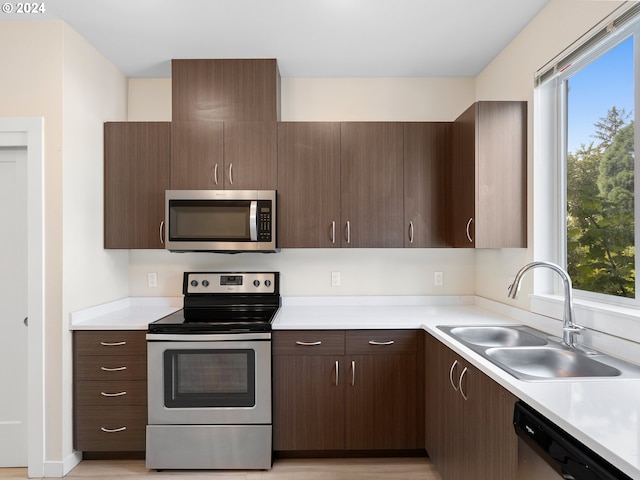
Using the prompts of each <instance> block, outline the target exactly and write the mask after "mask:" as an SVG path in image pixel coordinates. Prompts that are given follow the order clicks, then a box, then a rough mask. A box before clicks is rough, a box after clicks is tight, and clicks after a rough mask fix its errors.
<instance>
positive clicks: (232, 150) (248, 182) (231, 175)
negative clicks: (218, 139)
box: [222, 122, 278, 190]
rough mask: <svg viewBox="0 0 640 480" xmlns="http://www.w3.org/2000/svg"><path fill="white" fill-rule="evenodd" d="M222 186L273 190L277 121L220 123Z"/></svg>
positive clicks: (275, 173) (239, 188)
mask: <svg viewBox="0 0 640 480" xmlns="http://www.w3.org/2000/svg"><path fill="white" fill-rule="evenodd" d="M222 178H223V180H224V188H225V189H227V190H229V189H233V190H275V189H276V187H277V186H278V124H277V122H225V123H224V172H223V175H222Z"/></svg>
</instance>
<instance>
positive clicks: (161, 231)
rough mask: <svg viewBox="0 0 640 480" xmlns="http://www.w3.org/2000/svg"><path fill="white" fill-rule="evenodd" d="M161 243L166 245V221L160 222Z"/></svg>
mask: <svg viewBox="0 0 640 480" xmlns="http://www.w3.org/2000/svg"><path fill="white" fill-rule="evenodd" d="M160 243H161V244H162V245H164V220H163V221H161V222H160Z"/></svg>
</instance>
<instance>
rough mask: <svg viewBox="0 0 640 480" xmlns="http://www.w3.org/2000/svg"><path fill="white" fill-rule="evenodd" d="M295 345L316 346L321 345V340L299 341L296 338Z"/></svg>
mask: <svg viewBox="0 0 640 480" xmlns="http://www.w3.org/2000/svg"><path fill="white" fill-rule="evenodd" d="M296 345H302V346H303V347H316V346H318V345H322V342H301V341H300V340H297V341H296Z"/></svg>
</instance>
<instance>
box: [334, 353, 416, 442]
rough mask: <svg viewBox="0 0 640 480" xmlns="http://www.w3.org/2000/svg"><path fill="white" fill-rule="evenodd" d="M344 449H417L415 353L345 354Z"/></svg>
mask: <svg viewBox="0 0 640 480" xmlns="http://www.w3.org/2000/svg"><path fill="white" fill-rule="evenodd" d="M347 360H348V362H349V365H348V368H349V371H348V374H347V387H346V389H347V394H346V398H347V408H346V418H347V423H346V448H347V449H350V450H376V449H382V450H392V449H413V448H418V439H417V428H416V427H417V426H416V423H417V418H416V401H417V391H416V356H415V354H405V355H385V354H378V355H352V356H348V357H347Z"/></svg>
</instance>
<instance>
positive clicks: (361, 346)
mask: <svg viewBox="0 0 640 480" xmlns="http://www.w3.org/2000/svg"><path fill="white" fill-rule="evenodd" d="M416 345H417V331H415V330H347V333H346V350H347V354H357V355H368V354H378V353H379V354H394V353H414V352H415V351H416Z"/></svg>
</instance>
